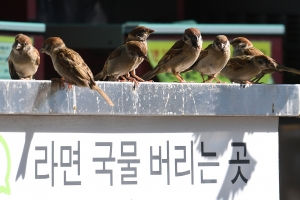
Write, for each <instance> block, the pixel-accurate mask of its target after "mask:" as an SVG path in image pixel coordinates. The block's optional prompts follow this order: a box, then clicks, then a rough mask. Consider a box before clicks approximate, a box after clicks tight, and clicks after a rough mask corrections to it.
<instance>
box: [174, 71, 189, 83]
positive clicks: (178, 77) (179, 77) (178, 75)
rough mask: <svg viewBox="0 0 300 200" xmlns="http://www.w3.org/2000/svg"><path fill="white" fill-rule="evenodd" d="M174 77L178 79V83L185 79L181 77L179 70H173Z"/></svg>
mask: <svg viewBox="0 0 300 200" xmlns="http://www.w3.org/2000/svg"><path fill="white" fill-rule="evenodd" d="M173 74H174V75H175V76H176V78H177V79H178V80H179V81H180V83H185V82H186V81H185V80H184V79H183V78H182V76H181V75H180V74H179V72H174V73H173Z"/></svg>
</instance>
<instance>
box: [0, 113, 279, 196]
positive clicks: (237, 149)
mask: <svg viewBox="0 0 300 200" xmlns="http://www.w3.org/2000/svg"><path fill="white" fill-rule="evenodd" d="M28 118H30V117H28ZM41 118H44V117H41ZM52 118H53V119H54V117H52ZM63 118H64V117H60V120H61V119H63ZM65 118H66V119H67V121H64V123H57V122H59V121H60V120H59V119H57V120H55V119H54V120H50V121H49V120H46V121H47V122H49V123H51V125H50V124H48V125H46V122H42V120H40V122H38V123H41V124H40V127H39V128H36V126H35V124H32V129H41V127H43V126H45V127H44V129H45V130H50V129H51V128H50V126H53V125H54V124H55V126H53V127H52V129H53V130H59V129H61V130H66V128H64V127H63V126H71V125H74V124H76V123H75V121H76V120H77V121H78V122H79V121H81V122H79V124H81V125H82V124H84V123H82V120H83V119H86V123H87V124H86V126H85V127H82V128H79V129H78V130H77V131H74V129H76V128H74V127H71V128H70V130H71V131H70V132H65V131H62V132H58V131H53V132H47V131H45V132H41V131H32V130H31V128H29V129H28V130H29V131H26V132H1V133H0V159H1V161H4V162H0V175H1V177H0V180H1V182H0V184H1V186H0V197H1V199H23V198H24V197H28V198H30V199H84V198H86V199H133V200H134V199H139V200H140V199H189V200H190V199H226V200H227V199H228V200H229V199H273V200H274V199H279V170H278V132H275V131H273V130H274V127H271V128H268V126H273V125H276V124H277V118H272V120H270V118H269V119H266V118H265V119H266V120H264V118H261V119H255V118H249V117H247V118H246V117H245V118H244V119H243V118H236V117H231V118H230V117H219V118H218V117H181V122H182V123H181V124H179V123H176V121H177V120H178V118H180V117H159V119H160V120H158V121H157V119H155V117H149V118H148V117H140V118H137V117H132V123H133V124H134V123H136V122H137V123H139V124H138V125H137V126H134V125H133V124H128V126H124V124H122V123H118V122H120V121H122V117H119V118H118V117H116V119H114V118H113V119H112V120H113V121H112V123H114V124H115V126H121V127H119V128H112V132H103V131H99V132H94V130H96V129H97V128H98V129H99V130H101V126H103V124H101V126H100V125H99V126H96V127H95V125H96V124H95V122H96V121H97V122H99V123H101V122H100V121H98V120H99V118H98V117H94V119H93V117H91V116H89V117H87V116H83V117H81V120H78V119H75V121H74V120H72V119H70V117H65ZM100 118H101V117H100ZM102 118H103V117H102ZM172 118H173V119H174V121H173V120H172ZM207 118H208V119H207ZM222 118H223V119H222ZM235 119H238V120H235ZM127 121H128V119H127ZM129 121H130V120H129ZM154 121H156V122H159V121H160V122H161V124H157V127H165V129H164V130H163V129H162V131H161V132H157V131H156V130H155V129H157V127H156V128H153V129H152V130H149V129H148V128H149V125H146V124H147V123H149V124H151V123H153V122H154ZM172 121H173V123H172ZM209 121H210V122H211V123H210V124H209V123H207V122H209ZM230 121H231V122H230ZM185 122H186V123H185ZM191 122H192V123H195V124H194V127H191V126H190V124H191ZM197 122H198V123H197ZM228 122H230V124H228V126H227V127H224V124H226V123H228ZM20 123H23V124H24V125H25V124H26V122H21V121H20ZM35 123H37V122H36V121H35ZM164 123H165V124H164ZM91 124H94V126H93V128H92V126H91ZM141 124H144V125H145V126H143V125H141ZM171 124H173V126H174V127H175V128H174V127H173V128H172V127H171ZM245 124H248V126H246V125H245ZM27 125H29V124H27ZM184 125H186V126H187V127H186V128H185V130H186V131H182V130H180V129H182V128H178V130H180V132H178V131H176V132H169V133H167V132H166V130H168V127H169V130H171V131H174V130H176V127H179V126H184ZM218 125H220V126H223V127H222V128H221V127H219V128H216V127H217V126H218ZM235 125H236V126H235ZM243 125H245V126H244V128H245V130H247V132H243V130H241V131H237V129H238V128H240V127H243ZM21 126H23V125H21ZM75 126H76V125H75ZM107 126H109V127H112V125H109V124H108V125H107ZM88 127H91V129H92V130H89V131H87V132H80V131H82V130H83V129H84V128H86V129H88ZM122 127H123V128H124V132H121V131H120V129H122ZM129 127H131V129H132V133H129V132H130V131H129V129H130V128H129ZM135 127H136V129H137V130H134V128H135ZM143 127H144V128H145V131H144V132H138V131H141V129H142V128H143ZM209 127H211V128H209ZM251 127H253V128H252V130H253V131H251V130H250V129H251ZM104 129H106V128H104ZM201 129H202V131H201ZM209 129H211V130H212V131H211V132H210V131H209ZM230 129H231V130H232V131H231V132H230V131H228V130H230ZM258 129H261V130H263V131H262V132H259V131H257V130H258ZM268 129H269V130H270V131H265V130H268ZM275 129H276V128H275ZM116 130H117V131H116ZM195 130H199V131H197V132H196V131H195ZM216 130H220V131H216ZM113 131H115V132H113ZM24 162H25V165H24ZM26 163H27V164H26ZM20 166H21V167H20ZM24 166H25V170H24Z"/></svg>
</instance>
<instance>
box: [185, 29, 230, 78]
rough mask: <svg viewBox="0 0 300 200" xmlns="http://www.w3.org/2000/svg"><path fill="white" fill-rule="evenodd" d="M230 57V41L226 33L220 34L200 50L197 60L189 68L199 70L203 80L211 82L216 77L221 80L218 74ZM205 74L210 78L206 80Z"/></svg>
mask: <svg viewBox="0 0 300 200" xmlns="http://www.w3.org/2000/svg"><path fill="white" fill-rule="evenodd" d="M229 58H230V43H229V41H228V39H227V37H226V36H225V35H218V36H217V37H216V38H215V40H214V42H213V43H212V44H210V45H208V46H207V47H206V48H205V49H204V50H202V51H201V52H200V55H199V57H198V59H197V61H196V62H195V63H194V64H193V65H192V66H191V67H190V68H189V69H188V70H187V71H189V70H194V71H198V72H199V73H200V74H201V77H202V79H203V82H204V83H205V82H211V81H212V80H213V79H216V80H217V81H218V82H219V83H220V82H221V81H220V80H219V79H218V78H217V75H218V74H219V73H220V71H221V70H222V69H223V68H224V67H225V65H226V63H227V62H228V60H229ZM204 75H207V76H208V79H207V80H206V81H204Z"/></svg>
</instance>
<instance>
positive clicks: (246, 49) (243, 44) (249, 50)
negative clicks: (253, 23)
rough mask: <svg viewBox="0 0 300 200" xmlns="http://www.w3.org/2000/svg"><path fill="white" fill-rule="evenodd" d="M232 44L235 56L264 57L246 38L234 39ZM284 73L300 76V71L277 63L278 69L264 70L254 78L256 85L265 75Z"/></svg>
mask: <svg viewBox="0 0 300 200" xmlns="http://www.w3.org/2000/svg"><path fill="white" fill-rule="evenodd" d="M230 44H231V45H232V47H233V56H241V55H250V56H257V55H264V53H263V52H261V51H260V50H259V49H257V48H255V47H254V46H253V44H252V43H251V42H250V41H249V40H248V39H247V38H244V37H237V38H234V39H233V40H232V41H231V42H230ZM270 59H271V58H270ZM273 61H274V62H276V61H275V60H274V59H273ZM276 63H277V62H276ZM283 71H286V72H290V73H294V74H300V71H299V70H296V69H293V68H289V67H285V66H283V65H281V64H278V63H277V67H276V69H264V70H262V72H261V73H260V74H258V75H257V76H256V77H255V78H254V80H253V81H255V82H256V83H258V81H259V80H260V79H261V78H262V77H263V76H264V75H266V74H269V73H273V72H283Z"/></svg>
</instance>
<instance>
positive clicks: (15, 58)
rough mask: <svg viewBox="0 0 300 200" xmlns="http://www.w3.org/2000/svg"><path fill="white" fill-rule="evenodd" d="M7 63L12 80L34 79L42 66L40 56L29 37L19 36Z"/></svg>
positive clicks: (16, 37)
mask: <svg viewBox="0 0 300 200" xmlns="http://www.w3.org/2000/svg"><path fill="white" fill-rule="evenodd" d="M18 44H19V45H20V46H19V47H18V48H17V46H18ZM7 61H8V67H9V73H10V76H11V78H12V79H23V78H26V79H32V76H33V75H34V74H35V73H36V71H37V68H38V66H39V64H40V54H39V52H38V50H37V49H36V48H35V47H33V46H32V42H31V39H30V38H29V37H28V36H27V35H24V34H18V35H16V36H15V41H14V43H13V45H12V50H11V52H10V55H9V57H8V58H7Z"/></svg>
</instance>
